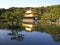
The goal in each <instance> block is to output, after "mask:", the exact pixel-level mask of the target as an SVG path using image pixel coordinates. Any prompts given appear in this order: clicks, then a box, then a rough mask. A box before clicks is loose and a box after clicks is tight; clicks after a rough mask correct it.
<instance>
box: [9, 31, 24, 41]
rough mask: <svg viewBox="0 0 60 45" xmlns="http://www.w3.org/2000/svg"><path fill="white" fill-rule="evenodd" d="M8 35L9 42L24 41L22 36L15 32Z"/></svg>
mask: <svg viewBox="0 0 60 45" xmlns="http://www.w3.org/2000/svg"><path fill="white" fill-rule="evenodd" d="M8 35H10V36H11V40H17V41H22V40H23V39H24V35H23V34H19V33H18V31H17V30H11V32H10V33H8Z"/></svg>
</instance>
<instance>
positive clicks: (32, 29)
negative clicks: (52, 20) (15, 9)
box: [0, 23, 60, 45]
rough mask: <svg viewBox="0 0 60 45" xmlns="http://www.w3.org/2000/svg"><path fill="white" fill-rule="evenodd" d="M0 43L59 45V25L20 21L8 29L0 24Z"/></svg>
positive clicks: (3, 44)
mask: <svg viewBox="0 0 60 45" xmlns="http://www.w3.org/2000/svg"><path fill="white" fill-rule="evenodd" d="M0 45H60V27H56V26H45V25H39V24H37V23H35V24H34V23H33V24H31V23H21V27H20V28H17V29H13V28H12V29H8V27H7V25H6V24H5V25H4V24H0Z"/></svg>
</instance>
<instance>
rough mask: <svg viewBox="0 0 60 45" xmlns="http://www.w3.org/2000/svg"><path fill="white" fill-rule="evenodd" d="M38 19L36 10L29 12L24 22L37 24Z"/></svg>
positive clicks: (26, 13) (25, 15)
mask: <svg viewBox="0 0 60 45" xmlns="http://www.w3.org/2000/svg"><path fill="white" fill-rule="evenodd" d="M37 19H38V15H37V14H36V12H34V10H32V9H30V10H27V11H26V12H25V14H24V18H23V22H35V21H37Z"/></svg>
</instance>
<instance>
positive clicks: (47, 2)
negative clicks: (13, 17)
mask: <svg viewBox="0 0 60 45" xmlns="http://www.w3.org/2000/svg"><path fill="white" fill-rule="evenodd" d="M51 5H60V0H0V8H10V7H41V6H51Z"/></svg>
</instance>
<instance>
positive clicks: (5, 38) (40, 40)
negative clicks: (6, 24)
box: [0, 30, 60, 45]
mask: <svg viewBox="0 0 60 45" xmlns="http://www.w3.org/2000/svg"><path fill="white" fill-rule="evenodd" d="M9 32H10V31H6V30H0V36H2V38H0V44H4V45H5V44H6V45H20V44H21V45H40V44H41V45H59V44H60V43H57V42H54V41H53V38H52V37H51V35H50V34H47V33H41V32H35V31H34V32H25V31H22V32H19V34H24V39H23V41H21V42H18V41H16V40H10V38H11V37H10V36H9V35H8V33H9Z"/></svg>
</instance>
